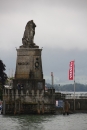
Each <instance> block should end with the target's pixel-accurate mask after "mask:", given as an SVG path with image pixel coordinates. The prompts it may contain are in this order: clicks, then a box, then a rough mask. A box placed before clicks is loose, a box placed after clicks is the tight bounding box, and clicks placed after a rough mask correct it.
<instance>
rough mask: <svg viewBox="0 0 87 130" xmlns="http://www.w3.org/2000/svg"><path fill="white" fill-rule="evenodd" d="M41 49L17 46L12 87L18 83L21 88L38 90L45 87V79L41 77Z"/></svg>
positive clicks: (15, 86)
mask: <svg viewBox="0 0 87 130" xmlns="http://www.w3.org/2000/svg"><path fill="white" fill-rule="evenodd" d="M41 52H42V49H38V48H19V49H17V61H16V71H15V79H14V80H13V88H16V89H17V87H18V84H20V86H22V87H23V89H28V90H32V89H33V90H38V89H44V88H45V80H44V79H43V71H42V60H41Z"/></svg>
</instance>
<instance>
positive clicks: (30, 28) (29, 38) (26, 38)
mask: <svg viewBox="0 0 87 130" xmlns="http://www.w3.org/2000/svg"><path fill="white" fill-rule="evenodd" d="M35 27H36V25H35V23H34V22H33V20H31V21H29V22H28V23H27V25H26V27H25V31H24V35H23V38H22V43H23V45H24V46H28V47H31V46H34V45H35V44H34V35H35Z"/></svg>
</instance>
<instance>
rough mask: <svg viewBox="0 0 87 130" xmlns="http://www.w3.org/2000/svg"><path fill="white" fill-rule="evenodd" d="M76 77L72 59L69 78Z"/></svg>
mask: <svg viewBox="0 0 87 130" xmlns="http://www.w3.org/2000/svg"><path fill="white" fill-rule="evenodd" d="M73 79H74V61H71V62H70V64H69V80H73Z"/></svg>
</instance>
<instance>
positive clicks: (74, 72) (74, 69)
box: [74, 60, 75, 111]
mask: <svg viewBox="0 0 87 130" xmlns="http://www.w3.org/2000/svg"><path fill="white" fill-rule="evenodd" d="M74 111H75V60H74Z"/></svg>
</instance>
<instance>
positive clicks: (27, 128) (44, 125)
mask: <svg viewBox="0 0 87 130" xmlns="http://www.w3.org/2000/svg"><path fill="white" fill-rule="evenodd" d="M0 130H87V114H83V113H80V114H70V115H68V116H67V115H65V116H64V115H20V116H7V115H5V116H4V115H0Z"/></svg>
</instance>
